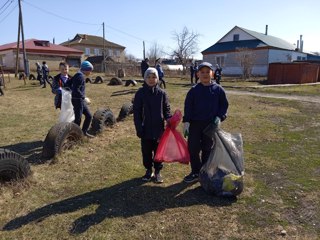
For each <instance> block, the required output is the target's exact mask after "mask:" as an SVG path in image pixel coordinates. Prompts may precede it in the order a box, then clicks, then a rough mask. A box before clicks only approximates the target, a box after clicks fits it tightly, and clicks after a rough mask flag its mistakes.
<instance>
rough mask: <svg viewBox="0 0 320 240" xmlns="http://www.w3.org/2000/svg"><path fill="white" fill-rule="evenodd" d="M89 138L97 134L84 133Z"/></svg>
mask: <svg viewBox="0 0 320 240" xmlns="http://www.w3.org/2000/svg"><path fill="white" fill-rule="evenodd" d="M83 134H84V135H85V136H86V137H87V138H95V136H93V135H91V134H90V133H88V132H85V133H83Z"/></svg>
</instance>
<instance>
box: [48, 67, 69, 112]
mask: <svg viewBox="0 0 320 240" xmlns="http://www.w3.org/2000/svg"><path fill="white" fill-rule="evenodd" d="M59 70H60V73H59V74H58V75H56V76H55V77H54V78H53V82H52V90H51V91H52V93H53V94H55V95H56V96H55V97H54V106H55V108H56V109H57V108H61V101H62V93H61V90H62V88H65V89H67V90H71V85H72V84H71V81H70V80H71V76H70V75H69V74H68V72H69V65H68V64H67V63H65V62H61V63H59Z"/></svg>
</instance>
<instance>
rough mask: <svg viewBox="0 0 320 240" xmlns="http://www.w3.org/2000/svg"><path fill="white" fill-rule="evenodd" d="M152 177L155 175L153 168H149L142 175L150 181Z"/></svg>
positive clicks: (146, 180) (143, 178)
mask: <svg viewBox="0 0 320 240" xmlns="http://www.w3.org/2000/svg"><path fill="white" fill-rule="evenodd" d="M152 177H153V172H152V170H147V171H146V174H145V175H144V176H143V177H142V181H145V182H149V181H151V178H152Z"/></svg>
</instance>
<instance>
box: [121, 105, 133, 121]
mask: <svg viewBox="0 0 320 240" xmlns="http://www.w3.org/2000/svg"><path fill="white" fill-rule="evenodd" d="M132 113H133V104H132V103H131V102H128V103H124V104H123V105H122V107H121V109H120V112H119V116H118V118H117V121H122V120H124V119H125V118H126V117H128V116H129V115H130V114H132Z"/></svg>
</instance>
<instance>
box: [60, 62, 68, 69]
mask: <svg viewBox="0 0 320 240" xmlns="http://www.w3.org/2000/svg"><path fill="white" fill-rule="evenodd" d="M67 66H69V64H68V63H66V62H61V63H59V68H60V67H67Z"/></svg>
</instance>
